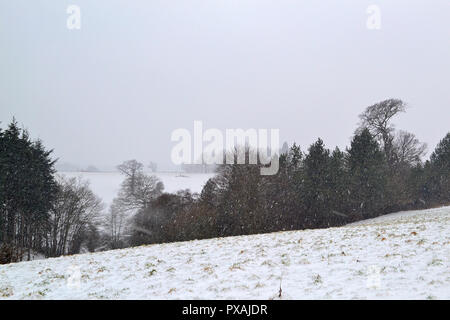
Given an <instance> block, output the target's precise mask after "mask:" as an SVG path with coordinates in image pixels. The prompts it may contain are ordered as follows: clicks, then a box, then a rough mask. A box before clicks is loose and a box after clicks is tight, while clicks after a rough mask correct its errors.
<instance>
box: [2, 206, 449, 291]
mask: <svg viewBox="0 0 450 320" xmlns="http://www.w3.org/2000/svg"><path fill="white" fill-rule="evenodd" d="M449 257H450V207H444V208H438V209H430V210H422V211H412V212H402V213H396V214H392V215H387V216H383V217H380V218H376V219H372V220H367V221H363V222H359V223H357V224H352V225H348V226H345V227H340V228H330V229H321V230H305V231H293V232H278V233H272V234H264V235H253V236H241V237H230V238H218V239H210V240H202V241H190V242H180V243H172V244H161V245H151V246H143V247H138V248H132V249H123V250H114V251H109V252H101V253H95V254H84V255H76V256H68V257H61V258H56V259H47V260H37V261H31V262H22V263H17V264H10V265H3V266H0V299H179V298H181V299H280V297H279V292H280V280H281V279H282V280H281V285H282V294H281V299H397V298H406V299H449V298H450V268H449Z"/></svg>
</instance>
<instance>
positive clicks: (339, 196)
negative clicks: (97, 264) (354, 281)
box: [115, 99, 450, 246]
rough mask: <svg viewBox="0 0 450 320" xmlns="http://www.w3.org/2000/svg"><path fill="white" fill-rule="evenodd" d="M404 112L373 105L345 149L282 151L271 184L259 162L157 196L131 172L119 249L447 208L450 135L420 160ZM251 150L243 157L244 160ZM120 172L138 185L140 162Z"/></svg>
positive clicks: (393, 102)
mask: <svg viewBox="0 0 450 320" xmlns="http://www.w3.org/2000/svg"><path fill="white" fill-rule="evenodd" d="M405 111H406V105H405V103H404V102H403V101H401V100H398V99H388V100H385V101H381V102H379V103H377V104H374V105H372V106H369V107H368V108H366V110H365V111H364V112H363V113H362V114H361V115H360V124H359V127H358V128H357V129H356V130H355V134H354V136H353V137H352V139H351V142H350V146H349V147H348V148H346V149H345V150H340V149H339V148H335V149H334V150H330V149H328V148H326V146H325V144H324V142H323V140H322V139H320V138H319V139H318V140H317V141H316V142H314V143H313V144H312V145H311V146H310V147H309V148H308V149H307V150H306V151H305V152H303V151H302V150H301V148H300V147H299V146H298V145H296V144H295V143H294V144H293V145H292V146H291V147H290V148H289V147H287V148H283V149H284V151H283V152H281V155H280V170H279V172H278V174H276V175H274V176H262V175H260V167H261V166H262V164H257V165H233V164H232V165H228V164H226V165H220V166H218V168H217V174H216V175H215V176H214V177H213V178H211V179H210V180H208V181H207V183H206V184H205V186H204V187H203V190H202V191H201V193H200V194H193V193H191V192H190V190H182V191H179V192H177V193H172V194H171V193H163V186H162V184H161V183H160V182H159V183H158V182H157V180H154V181H152V184H151V186H152V187H150V188H147V189H146V191H145V192H143V191H142V190H141V188H142V187H140V185H142V182H138V180H134V181H135V183H133V179H132V178H131V177H132V176H133V175H130V174H127V178H126V179H125V182H124V184H123V186H122V191H121V195H122V196H121V197H123V196H124V195H125V198H127V197H129V199H133V203H134V204H135V206H134V207H133V208H134V210H135V211H134V212H133V214H131V215H129V218H128V219H122V220H121V221H122V222H125V221H129V223H128V224H127V227H126V228H122V229H121V230H123V233H122V234H121V235H120V236H119V238H120V239H121V244H120V245H121V246H135V245H142V244H151V243H160V242H171V241H184V240H193V239H203V238H212V237H225V236H235V235H246V234H254V233H265V232H275V231H283V230H299V229H305V228H325V227H333V226H340V225H343V224H346V223H349V222H354V221H358V220H361V219H367V218H373V217H377V216H380V215H383V214H387V213H390V212H395V211H399V210H409V209H422V208H430V207H434V206H438V205H443V204H450V133H449V134H447V135H446V136H445V137H444V138H443V139H442V140H441V141H440V143H439V144H438V146H437V147H436V149H435V150H434V152H433V153H432V154H431V157H430V159H429V160H427V161H425V162H423V161H422V158H423V157H424V155H425V151H426V145H425V144H423V143H421V142H420V141H419V140H418V139H417V138H416V137H415V135H414V134H413V133H410V132H407V131H404V130H396V128H395V126H394V125H393V123H392V120H393V119H394V118H395V116H396V115H398V114H399V113H401V112H405ZM236 152H238V150H236ZM252 152H255V150H249V149H246V150H245V154H246V157H247V160H248V158H249V157H250V154H251V153H252ZM247 163H248V161H247ZM125 166H127V167H129V168H135V169H137V170H136V171H133V172H135V173H137V175H138V176H141V177H142V178H140V179H144V177H145V174H143V173H142V170H140V169H139V165H138V163H136V162H135V161H129V162H127V163H125ZM147 179H148V178H147ZM156 186H159V187H156ZM133 190H134V191H133ZM144 195H146V196H145V197H146V199H147V201H139V202H138V201H137V199H136V197H137V198H139V197H144ZM119 198H120V197H119ZM121 201H122V202H123V199H122V200H121ZM138 203H139V204H138ZM125 207H126V206H125ZM115 208H116V210H117V212H124V210H123V209H122V210H121V209H120V206H117V207H115Z"/></svg>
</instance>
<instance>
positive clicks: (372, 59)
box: [0, 0, 450, 170]
mask: <svg viewBox="0 0 450 320" xmlns="http://www.w3.org/2000/svg"><path fill="white" fill-rule="evenodd" d="M133 4H134V5H133V6H127V5H126V4H124V3H122V2H119V1H100V0H99V1H95V2H92V1H77V5H78V6H79V7H80V9H81V29H80V30H68V29H67V28H66V19H67V17H68V14H67V13H66V8H67V5H68V4H66V3H61V4H60V5H49V2H48V1H33V3H28V2H26V1H14V2H9V3H8V2H2V4H1V5H0V7H1V10H0V39H1V41H2V44H3V45H2V47H3V48H6V50H0V61H1V62H0V63H1V65H2V67H1V70H2V72H1V73H0V92H1V93H2V94H1V95H0V105H1V106H2V107H1V109H0V119H1V121H2V123H1V125H0V126H2V127H5V126H6V125H7V123H8V122H9V121H10V120H11V119H12V117H13V116H14V117H16V119H17V121H18V122H19V124H20V125H23V126H24V127H25V128H27V129H29V131H30V132H31V134H32V136H33V138H40V139H42V140H43V141H44V143H45V144H46V146H48V147H49V148H51V149H54V154H53V157H54V158H58V159H59V161H58V163H59V164H63V163H71V164H73V165H75V166H79V167H80V168H85V167H87V166H89V165H93V166H96V167H98V168H99V169H101V170H112V169H113V168H115V166H116V165H118V164H119V163H121V162H122V161H124V160H127V159H137V160H138V161H141V162H143V163H144V164H145V165H147V164H148V162H149V161H154V162H156V163H158V169H159V170H174V169H176V166H175V165H173V164H172V163H171V160H170V152H171V149H172V147H173V146H174V143H173V142H172V141H171V140H170V136H171V132H173V130H175V129H178V128H186V129H188V130H192V129H193V122H194V121H195V120H201V121H203V122H204V124H205V127H207V128H218V129H220V130H225V129H227V128H231V129H234V128H236V129H237V128H242V129H249V128H267V129H271V128H278V129H280V144H282V143H283V142H285V141H286V142H288V143H289V144H292V143H293V142H296V143H297V144H298V145H300V146H301V148H302V150H303V151H306V149H307V148H308V147H309V145H310V144H312V143H313V142H314V141H316V139H317V138H318V137H320V138H322V139H323V140H324V142H325V145H326V146H327V147H328V148H330V149H333V148H334V147H335V146H338V147H339V148H341V149H344V148H345V147H346V146H348V145H349V142H350V139H351V137H352V135H353V133H354V130H355V129H356V127H357V124H358V121H359V119H358V115H359V114H360V113H361V112H363V110H364V109H365V108H366V107H367V106H369V105H372V104H374V103H377V102H379V101H382V100H385V99H388V98H399V99H402V100H403V101H405V102H406V103H407V104H408V106H409V109H408V110H407V112H406V113H404V114H401V115H399V117H398V118H396V119H395V120H394V122H395V123H396V125H397V127H398V128H401V129H404V130H407V131H411V132H414V133H415V134H416V136H417V137H418V139H419V140H420V141H422V142H425V143H427V144H428V155H429V154H430V152H431V151H432V150H433V149H434V147H435V146H436V144H437V143H438V142H439V140H440V139H441V138H442V137H443V136H444V135H445V134H446V133H447V130H448V127H447V126H448V119H447V118H448V117H446V114H448V108H449V106H450V96H449V95H448V89H447V86H448V75H449V74H450V62H449V59H448V57H449V56H450V52H449V50H450V49H449V46H448V36H449V29H448V21H450V11H449V10H448V2H447V1H435V2H434V5H433V6H427V2H426V1H417V0H416V1H396V2H395V3H393V2H390V1H378V5H379V6H380V8H381V9H382V11H381V12H382V16H381V19H382V20H381V21H382V27H381V29H380V30H368V29H367V27H366V20H367V17H368V14H367V12H366V9H367V7H368V6H369V5H370V4H371V2H369V1H340V2H335V1H321V2H320V3H312V2H298V3H293V2H290V1H280V2H277V3H272V2H270V1H258V2H256V1H208V2H205V1H189V2H183V3H177V4H168V3H166V2H164V1H152V2H150V3H147V2H145V1H134V2H133ZM446 9H447V10H446ZM30 33H32V34H33V36H32V37H30V36H29V34H30Z"/></svg>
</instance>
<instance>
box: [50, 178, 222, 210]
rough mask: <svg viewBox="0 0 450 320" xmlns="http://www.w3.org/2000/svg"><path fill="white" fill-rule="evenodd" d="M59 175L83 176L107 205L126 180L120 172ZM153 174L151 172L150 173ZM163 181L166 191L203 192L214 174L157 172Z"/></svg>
mask: <svg viewBox="0 0 450 320" xmlns="http://www.w3.org/2000/svg"><path fill="white" fill-rule="evenodd" d="M58 174H59V175H63V176H66V177H68V178H73V177H81V178H82V179H83V180H87V181H89V183H90V186H91V189H92V191H93V192H94V193H95V194H96V195H98V196H99V197H100V198H102V200H103V202H104V203H105V204H106V205H109V204H111V202H112V200H113V199H114V197H116V196H117V192H118V191H119V189H120V185H121V183H122V181H123V180H124V176H123V175H122V174H120V173H119V172H58ZM150 174H151V173H150ZM154 175H155V176H157V177H158V178H159V179H160V180H161V181H162V182H163V183H164V191H165V192H176V191H178V190H181V189H190V190H191V191H192V192H201V191H202V188H203V185H204V184H205V183H206V181H208V179H209V178H211V177H213V176H214V174H206V173H205V174H203V173H183V174H179V173H175V172H167V173H164V172H163V173H155V174H154Z"/></svg>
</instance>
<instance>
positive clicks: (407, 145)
mask: <svg viewBox="0 0 450 320" xmlns="http://www.w3.org/2000/svg"><path fill="white" fill-rule="evenodd" d="M426 149H427V145H426V144H425V143H421V142H420V141H419V140H418V139H417V138H416V136H415V135H414V134H413V133H410V132H407V131H403V130H401V131H399V132H398V133H397V135H396V136H395V139H394V143H393V152H394V154H395V161H396V163H399V164H407V165H411V166H415V165H417V164H419V163H420V162H421V160H422V157H423V156H424V155H425V152H426Z"/></svg>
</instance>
